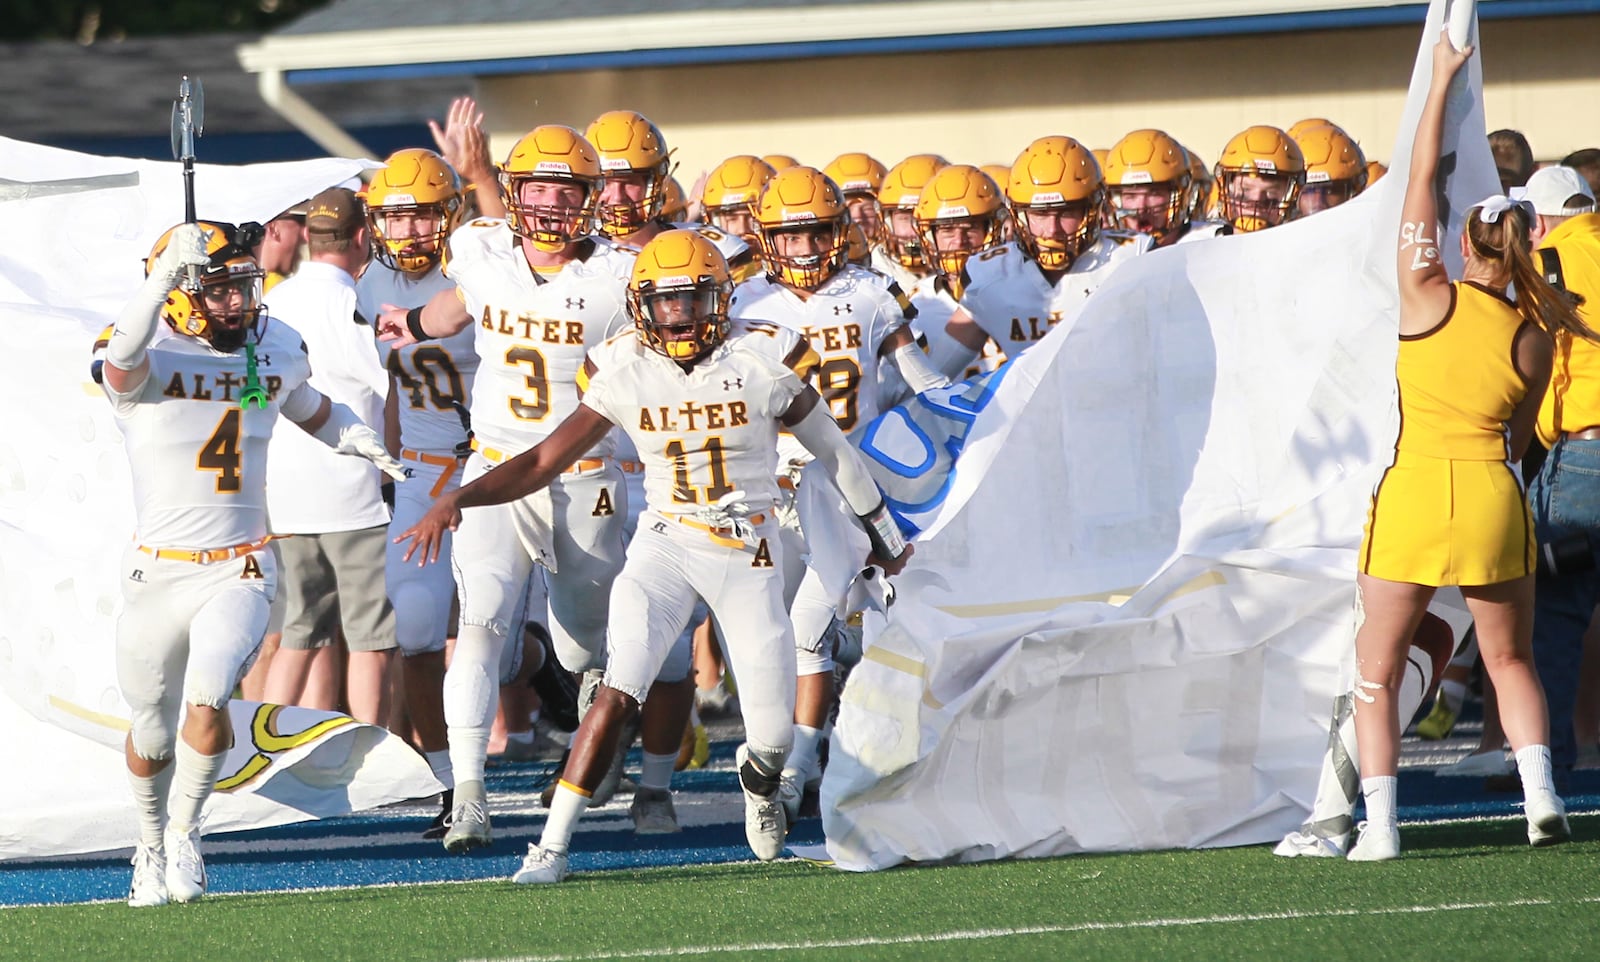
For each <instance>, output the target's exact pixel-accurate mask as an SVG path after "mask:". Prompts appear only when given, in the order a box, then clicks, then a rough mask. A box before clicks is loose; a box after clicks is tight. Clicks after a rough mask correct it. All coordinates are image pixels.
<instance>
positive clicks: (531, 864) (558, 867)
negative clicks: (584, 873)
mask: <svg viewBox="0 0 1600 962" xmlns="http://www.w3.org/2000/svg"><path fill="white" fill-rule="evenodd" d="M567 875H568V872H567V853H566V852H550V851H546V850H545V849H542V848H540V847H539V846H537V845H529V846H528V854H527V855H525V856H523V858H522V867H521V868H519V869H517V871H516V874H514V875H512V876H511V881H513V882H516V883H517V884H518V885H554V884H555V883H556V882H560V881H561V880H563V879H565V878H566V877H567Z"/></svg>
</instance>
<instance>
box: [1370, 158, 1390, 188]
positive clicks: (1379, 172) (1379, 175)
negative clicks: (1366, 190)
mask: <svg viewBox="0 0 1600 962" xmlns="http://www.w3.org/2000/svg"><path fill="white" fill-rule="evenodd" d="M1388 172H1389V168H1388V167H1387V166H1386V165H1384V164H1383V163H1382V162H1381V161H1377V160H1369V161H1367V186H1368V187H1371V186H1372V185H1373V184H1376V183H1377V182H1378V181H1380V180H1382V179H1383V175H1384V174H1387V173H1388Z"/></svg>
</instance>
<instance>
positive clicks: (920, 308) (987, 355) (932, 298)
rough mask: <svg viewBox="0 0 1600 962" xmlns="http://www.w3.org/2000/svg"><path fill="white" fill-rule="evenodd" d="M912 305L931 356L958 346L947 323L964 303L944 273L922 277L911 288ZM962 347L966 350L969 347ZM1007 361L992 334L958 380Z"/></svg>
mask: <svg viewBox="0 0 1600 962" xmlns="http://www.w3.org/2000/svg"><path fill="white" fill-rule="evenodd" d="M911 306H912V307H915V308H916V309H917V316H916V317H913V318H912V319H911V329H912V330H913V331H915V332H916V334H917V337H918V338H919V339H921V340H922V342H923V343H924V344H926V345H927V351H928V354H929V355H930V356H932V357H944V356H945V355H947V354H949V353H951V352H953V351H956V350H958V348H957V347H956V346H955V345H953V344H951V343H950V342H951V341H952V340H953V339H952V338H951V337H950V334H949V332H948V331H946V329H945V327H946V325H948V324H949V323H950V318H952V317H954V316H955V313H956V308H957V307H959V306H960V305H959V304H958V303H957V301H956V299H955V298H954V297H953V296H951V294H950V288H949V287H947V286H945V282H944V277H943V276H940V275H931V276H929V277H924V278H922V279H921V280H920V281H919V282H918V284H917V286H916V287H914V288H912V289H911ZM959 350H961V351H965V350H966V348H964V347H963V348H959ZM1005 362H1006V356H1005V354H1003V353H1001V351H1000V347H999V345H997V344H995V342H994V339H993V338H990V339H989V340H988V341H987V342H985V343H984V345H983V352H982V353H981V354H979V355H978V359H977V360H976V361H974V362H972V364H970V365H968V367H967V369H966V370H965V371H962V372H961V374H960V376H959V377H957V378H956V380H958V381H963V380H966V379H967V378H969V377H977V376H978V375H979V374H984V373H987V372H989V371H992V370H994V369H995V368H997V367H999V366H1000V365H1002V364H1004V363H1005Z"/></svg>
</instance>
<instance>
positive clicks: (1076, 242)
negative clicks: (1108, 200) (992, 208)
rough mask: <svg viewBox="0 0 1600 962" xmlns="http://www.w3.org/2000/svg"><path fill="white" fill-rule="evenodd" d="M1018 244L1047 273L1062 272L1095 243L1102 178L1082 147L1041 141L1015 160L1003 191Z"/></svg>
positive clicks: (1091, 156)
mask: <svg viewBox="0 0 1600 962" xmlns="http://www.w3.org/2000/svg"><path fill="white" fill-rule="evenodd" d="M1006 196H1007V197H1008V198H1009V199H1010V201H1011V220H1012V223H1013V224H1014V225H1015V227H1016V232H1017V243H1018V244H1020V245H1021V247H1022V249H1023V250H1024V251H1025V252H1026V253H1027V254H1028V256H1030V257H1032V258H1033V259H1034V260H1035V261H1037V262H1038V264H1039V266H1040V267H1042V268H1044V269H1045V270H1047V271H1064V270H1067V269H1068V268H1070V267H1071V266H1072V264H1073V262H1074V261H1076V260H1077V259H1078V257H1079V256H1081V255H1082V254H1083V252H1084V251H1086V250H1088V249H1089V248H1090V247H1092V246H1094V244H1095V243H1096V242H1097V241H1098V240H1099V239H1100V215H1101V212H1102V210H1103V209H1104V207H1105V196H1106V189H1105V178H1104V177H1103V176H1102V175H1101V173H1100V165H1099V164H1098V163H1097V162H1096V161H1095V159H1094V154H1092V153H1090V152H1089V149H1088V148H1087V147H1084V146H1083V145H1082V144H1080V143H1078V142H1077V141H1076V140H1073V139H1072V138H1071V137H1061V136H1051V137H1040V138H1039V139H1038V140H1035V141H1034V142H1033V143H1031V144H1029V145H1028V146H1027V147H1025V148H1023V151H1022V153H1021V154H1018V155H1017V159H1016V162H1015V163H1013V164H1012V165H1011V182H1010V184H1009V185H1008V186H1007V187H1006Z"/></svg>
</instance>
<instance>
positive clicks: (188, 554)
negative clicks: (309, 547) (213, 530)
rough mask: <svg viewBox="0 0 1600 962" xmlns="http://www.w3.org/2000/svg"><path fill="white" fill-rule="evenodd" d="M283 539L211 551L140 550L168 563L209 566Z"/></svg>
mask: <svg viewBox="0 0 1600 962" xmlns="http://www.w3.org/2000/svg"><path fill="white" fill-rule="evenodd" d="M283 537H286V536H285V535H281V534H269V535H267V536H266V537H265V538H262V539H260V540H259V541H251V542H248V543H246V544H236V545H234V546H233V547H231V548H213V549H211V550H209V551H205V550H197V549H190V548H152V547H150V546H149V545H140V546H139V550H140V551H143V552H144V553H145V554H148V555H155V556H156V557H157V558H161V559H164V560H166V561H187V562H190V563H191V564H197V565H209V564H216V563H217V562H219V561H230V560H232V559H234V558H237V557H240V556H241V555H247V554H249V553H250V552H252V551H260V550H261V549H262V548H264V547H266V546H267V542H268V541H275V540H277V539H279V538H283Z"/></svg>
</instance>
